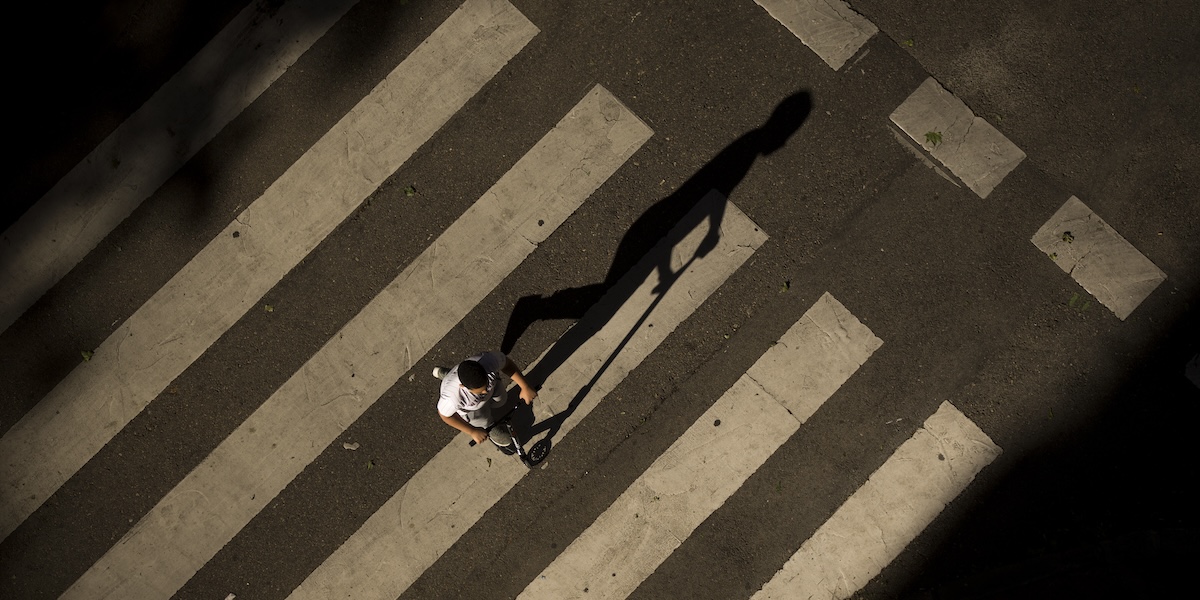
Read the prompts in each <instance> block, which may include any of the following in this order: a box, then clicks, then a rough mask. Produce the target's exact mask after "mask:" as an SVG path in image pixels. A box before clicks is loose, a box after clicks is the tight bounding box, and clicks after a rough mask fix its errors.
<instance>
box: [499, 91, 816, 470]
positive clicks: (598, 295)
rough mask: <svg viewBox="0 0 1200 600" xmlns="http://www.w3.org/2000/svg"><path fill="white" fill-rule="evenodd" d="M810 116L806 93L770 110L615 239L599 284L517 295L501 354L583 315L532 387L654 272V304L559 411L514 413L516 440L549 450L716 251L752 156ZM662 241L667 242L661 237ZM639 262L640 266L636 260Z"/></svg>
mask: <svg viewBox="0 0 1200 600" xmlns="http://www.w3.org/2000/svg"><path fill="white" fill-rule="evenodd" d="M811 111H812V97H811V95H810V94H809V93H808V92H806V91H800V92H797V93H795V94H792V95H790V96H788V97H787V98H785V99H784V100H783V101H782V102H780V103H779V105H778V106H776V107H775V110H774V111H773V112H772V113H771V116H770V118H768V119H767V121H766V122H765V123H763V124H762V126H760V127H758V128H756V129H753V130H751V131H749V132H747V133H745V134H743V135H742V136H740V137H738V138H737V139H736V140H734V141H733V142H732V143H730V144H729V145H728V146H726V147H725V148H724V149H723V150H721V151H720V152H719V153H718V154H717V155H716V156H715V157H714V158H713V159H712V160H711V161H709V162H708V163H707V164H705V165H704V166H703V167H702V168H701V169H700V170H699V171H697V172H696V173H695V174H694V175H692V176H691V177H690V178H688V180H687V181H685V182H684V183H683V184H682V185H680V186H679V188H678V189H677V190H676V191H675V192H674V193H672V194H671V195H669V196H667V197H665V198H663V199H662V200H659V201H658V202H656V203H655V204H654V205H653V206H651V207H650V208H649V209H647V210H646V212H644V213H642V215H641V216H640V217H638V219H637V220H636V221H635V222H634V223H633V225H632V226H630V228H629V231H628V232H626V234H625V235H624V237H622V239H621V243H620V244H619V245H618V246H617V250H616V254H615V255H614V257H613V262H612V264H611V265H610V266H609V269H608V273H607V275H606V276H605V278H604V281H601V282H598V283H593V284H590V285H585V286H581V287H575V288H567V289H563V290H559V291H556V292H554V293H552V294H550V295H549V296H542V295H530V296H524V297H522V298H520V299H519V300H518V301H517V303H516V305H515V306H514V308H513V312H512V316H511V317H510V318H509V322H508V326H507V327H506V328H505V333H504V339H503V341H502V342H501V345H500V350H501V351H502V352H505V353H508V352H510V351H511V350H512V347H513V346H514V345H515V344H516V342H517V339H519V338H520V336H521V334H522V333H524V331H525V330H526V329H527V328H528V327H529V326H530V325H531V324H533V323H534V322H536V321H541V320H554V319H575V320H579V319H581V318H582V317H583V316H584V314H585V313H587V315H588V318H587V320H585V321H580V322H578V323H577V324H576V325H575V326H574V327H572V328H571V329H569V330H567V332H566V333H565V334H563V336H562V337H561V338H559V339H558V341H557V342H555V344H554V345H553V346H552V347H551V348H550V350H549V351H547V352H546V354H545V355H544V356H543V357H542V358H541V359H540V360H538V362H537V364H535V365H534V366H533V367H532V368H531V369H530V371H529V372H528V373H527V374H526V378H527V379H528V380H529V382H530V383H531V384H532V385H534V386H535V387H537V388H540V387H541V386H542V384H543V383H545V381H546V379H547V378H548V377H549V376H550V374H552V373H554V371H555V370H557V369H558V368H559V367H560V366H562V365H563V364H564V363H565V362H566V360H567V359H568V358H569V357H570V356H571V355H572V354H574V353H575V351H576V350H578V349H579V348H580V347H581V346H582V345H583V344H584V343H586V342H587V340H589V339H591V337H592V336H593V335H595V334H596V333H597V332H598V331H599V330H600V328H602V327H603V326H604V325H605V324H606V323H608V321H609V320H610V319H612V317H613V315H614V314H616V312H617V311H618V310H619V309H620V308H621V306H622V305H624V304H625V302H626V300H628V299H629V297H630V295H631V294H632V293H633V292H634V291H635V290H636V289H637V288H638V287H639V286H640V285H641V283H642V282H643V281H645V280H646V278H647V277H649V276H650V275H651V274H652V273H653V272H655V271H657V273H658V280H659V284H658V286H656V287H655V288H654V294H655V298H654V300H653V301H652V303H651V304H650V306H649V307H648V308H647V309H646V311H645V312H644V314H643V315H642V316H641V318H640V319H639V320H638V321H637V323H635V324H634V325H633V327H632V328H631V329H630V331H629V332H628V334H627V335H626V336H625V338H624V339H623V340H622V341H621V342H620V343H619V344H618V345H617V347H616V348H615V349H614V350H613V352H612V353H611V354H610V355H609V357H608V359H607V360H606V361H605V362H604V364H603V365H601V367H600V368H599V369H598V370H597V372H596V374H595V375H594V376H593V377H592V379H591V380H590V381H589V382H588V383H587V384H586V385H584V386H583V388H581V389H580V390H579V392H578V393H577V394H576V395H575V397H574V398H573V399H572V400H571V402H570V404H569V405H568V408H567V409H566V410H564V411H562V412H560V413H558V414H556V415H555V416H554V417H551V418H550V419H547V420H545V421H543V422H541V423H537V424H533V419H534V417H533V413H532V411H531V410H523V411H518V412H517V413H516V414H515V415H514V420H513V423H514V425H516V426H517V428H518V430H520V431H522V432H523V433H524V435H523V437H524V438H525V439H529V438H530V437H532V436H534V435H537V434H539V433H541V432H543V431H548V432H549V433H548V434H547V435H546V437H545V438H543V439H542V440H541V441H539V442H538V444H542V445H543V447H542V448H541V450H543V451H549V447H550V444H551V443H552V438H553V437H554V436H555V435H556V434H557V433H558V431H559V430H560V429H561V428H562V424H563V423H564V422H565V421H566V419H567V418H569V417H570V416H571V414H572V413H573V412H574V411H575V409H576V408H577V407H578V406H579V403H580V402H581V401H582V400H583V398H584V397H586V396H587V394H588V392H589V391H590V390H591V389H592V387H594V386H595V384H596V382H597V381H599V379H600V377H601V376H602V375H603V374H604V372H605V370H606V369H607V368H608V366H609V365H611V364H612V361H613V360H614V359H615V358H616V356H617V355H618V354H620V352H621V349H622V348H624V346H625V344H627V343H628V342H629V340H630V339H631V338H632V337H633V335H634V333H635V332H636V331H637V330H638V328H639V327H640V326H641V325H642V323H643V322H644V321H645V320H646V318H647V317H649V315H650V313H652V312H653V311H654V308H655V307H656V306H657V305H658V303H659V302H660V301H661V300H662V298H663V296H664V295H665V294H666V293H667V291H668V290H670V288H671V286H672V285H673V284H674V283H675V281H676V279H678V277H679V274H681V273H683V272H684V271H686V270H687V268H688V267H690V266H691V265H692V263H694V262H695V261H697V260H699V259H702V258H704V257H705V256H706V255H708V253H709V252H711V251H712V250H713V249H714V248H716V246H717V241H718V240H719V239H720V232H721V221H722V219H723V218H724V215H725V204H726V202H727V199H728V198H729V197H730V195H731V194H732V193H733V191H734V189H735V188H737V186H738V185H739V184H740V183H741V182H742V179H744V178H745V176H746V173H747V172H748V171H749V170H750V167H751V166H752V165H753V164H754V161H755V160H757V159H758V157H759V156H768V155H770V154H771V153H773V152H775V151H777V150H779V149H780V148H782V147H783V145H784V144H785V143H786V142H787V140H788V139H789V138H790V137H791V136H792V135H793V134H794V133H795V132H796V130H798V129H799V128H800V126H801V125H802V124H803V123H804V121H805V119H807V118H808V115H809V113H810V112H811ZM712 190H715V191H716V192H718V193H719V194H720V201H717V202H704V203H703V204H704V209H703V210H692V209H693V208H695V207H696V206H697V205H698V204H701V200H702V198H704V197H705V196H706V194H708V193H709V192H710V191H712ZM705 221H707V222H708V231H707V234H706V235H705V237H704V239H703V240H701V242H700V245H699V246H698V247H697V249H696V251H695V253H694V254H693V255H692V256H691V257H690V258H688V259H687V260H686V261H684V264H683V266H682V267H680V268H679V270H678V271H675V270H673V269H672V268H671V254H672V252H671V249H672V248H674V247H675V246H676V245H677V244H678V243H679V242H680V241H681V240H682V239H683V238H684V237H686V236H687V235H688V234H689V233H691V232H692V231H694V230H695V229H696V228H697V227H701V226H702V225H703V224H704V222H705ZM664 234H667V235H669V236H670V237H669V238H664ZM660 239H661V240H662V241H661V242H657V246H658V247H656V248H655V249H654V253H653V254H652V256H653V258H652V256H648V255H646V254H645V252H646V250H647V248H646V246H647V243H648V241H649V243H654V242H655V241H656V240H660ZM643 256H644V257H645V259H644V260H639V259H642V257H643ZM622 282H623V283H622Z"/></svg>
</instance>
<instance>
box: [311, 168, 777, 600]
mask: <svg viewBox="0 0 1200 600" xmlns="http://www.w3.org/2000/svg"><path fill="white" fill-rule="evenodd" d="M714 202H726V200H725V198H723V197H722V196H721V195H720V194H719V193H717V192H715V191H714V192H711V193H710V194H709V195H708V196H706V197H705V198H704V200H703V201H702V202H701V203H700V205H698V206H697V207H696V208H695V209H694V210H695V211H700V212H701V213H702V214H703V213H705V212H708V211H709V210H710V209H711V205H712V203H714ZM725 211H726V214H725V217H724V219H723V221H722V224H721V238H720V241H719V242H718V244H717V247H716V248H715V249H714V250H713V251H712V252H711V253H709V254H708V256H706V257H705V258H703V259H701V260H697V261H695V262H694V263H691V264H688V263H689V261H688V258H689V257H690V256H692V255H693V254H694V252H695V250H696V248H697V247H698V246H699V244H700V242H701V240H702V239H703V238H704V237H705V235H706V234H707V231H705V229H704V228H698V229H695V230H694V231H690V232H689V231H681V230H680V229H679V228H677V229H676V230H675V231H673V232H672V233H671V234H669V235H668V236H667V238H666V239H665V240H664V241H663V242H660V243H659V244H658V246H656V247H655V249H654V250H652V251H651V253H650V254H649V255H647V256H646V257H645V258H643V259H642V262H641V264H640V265H639V266H638V267H635V268H634V269H633V270H632V271H630V273H629V274H628V275H626V277H624V278H623V279H622V280H621V281H620V282H618V283H617V285H616V286H615V287H614V288H613V290H612V291H611V292H610V294H609V295H608V296H607V297H606V298H605V299H602V300H601V302H602V303H603V302H611V301H613V300H614V299H621V298H625V297H628V299H627V300H625V302H624V304H622V305H621V307H620V309H619V310H618V311H617V312H616V314H614V315H613V316H612V318H611V319H609V320H608V321H607V322H606V323H603V324H601V323H597V322H596V311H595V310H593V311H589V314H588V315H585V316H584V317H583V319H582V320H581V321H580V322H579V323H578V324H577V325H576V327H586V328H589V329H591V328H593V327H595V328H597V329H598V330H599V331H597V333H595V334H594V335H592V336H591V338H589V339H588V340H587V342H586V343H584V344H583V345H582V346H580V348H579V349H578V350H576V351H575V352H574V353H572V354H571V356H570V358H569V359H568V360H567V361H566V362H565V363H564V364H563V365H562V366H560V367H559V368H558V369H556V370H555V371H554V373H553V374H551V375H550V376H549V377H548V378H547V380H546V382H545V384H544V385H543V386H542V390H541V392H540V395H539V400H538V401H537V402H535V403H534V407H535V410H536V413H537V416H538V417H539V420H544V419H548V418H551V417H552V416H554V415H555V414H558V413H561V412H563V411H565V410H567V408H568V405H569V403H570V402H571V400H572V399H574V398H575V397H576V395H577V394H579V393H580V391H581V390H584V387H585V386H586V385H587V384H588V383H589V381H591V380H592V379H593V378H594V377H595V376H596V375H597V369H598V368H599V367H600V366H601V365H603V364H604V363H605V362H606V361H608V360H609V359H610V358H611V359H612V362H611V363H610V364H609V365H608V367H607V368H606V370H605V371H604V373H603V374H601V376H600V377H599V378H598V379H596V383H595V385H594V387H592V388H590V389H587V390H586V392H585V393H586V396H584V398H583V399H582V400H581V401H580V404H579V406H578V408H577V409H576V410H575V412H573V413H571V415H570V416H569V418H568V419H567V420H566V421H565V422H564V423H563V425H562V428H561V429H560V430H559V432H558V434H557V435H556V436H555V442H559V441H561V440H562V438H563V436H565V435H566V434H567V433H568V432H570V431H571V429H572V428H573V427H574V426H575V424H577V423H578V422H579V421H580V420H582V419H583V418H584V417H585V416H586V415H587V414H588V413H589V412H591V411H592V409H593V408H595V406H596V405H598V404H599V402H600V401H601V400H602V399H603V398H604V397H605V396H606V395H607V394H608V393H609V392H610V391H611V390H612V389H613V388H615V387H616V386H617V384H619V383H620V382H621V381H622V380H623V379H624V378H625V376H626V375H627V374H628V373H629V372H630V371H632V370H633V368H634V367H636V366H637V365H638V364H639V363H641V361H643V360H644V359H645V358H646V357H647V356H648V355H649V354H650V353H651V352H652V351H653V350H654V349H655V348H657V347H658V345H659V344H660V343H661V342H662V341H663V339H665V338H666V336H667V335H668V334H669V333H670V332H671V331H674V329H675V328H676V327H677V326H678V325H679V324H680V323H681V322H683V320H684V319H686V318H687V317H688V315H690V314H691V313H692V312H694V311H695V310H696V308H697V307H699V306H700V304H701V303H703V302H704V300H705V299H706V298H708V296H709V295H710V294H712V293H713V292H714V291H715V290H716V289H717V288H718V287H720V285H721V284H722V283H723V282H724V281H725V280H726V279H727V278H728V277H729V276H730V275H732V274H733V272H734V271H736V270H737V268H738V267H739V266H741V264H742V263H743V262H745V261H746V259H748V258H749V257H750V255H751V254H752V253H753V252H754V251H755V249H757V248H758V247H759V246H760V245H761V244H762V243H763V242H764V241H765V240H766V235H765V234H763V233H762V232H761V231H759V230H758V228H757V227H755V226H754V224H753V223H752V222H751V221H750V220H749V219H748V218H746V216H745V215H744V214H742V212H741V211H740V210H738V209H737V207H735V206H733V205H732V204H728V205H727V206H726V209H725ZM687 220H689V219H685V221H687ZM697 221H698V219H697ZM685 234H686V235H685ZM666 252H670V253H671V263H672V267H673V268H674V269H676V270H678V269H679V268H680V266H682V265H686V269H685V270H684V272H683V273H682V274H681V275H680V276H679V278H678V279H677V280H675V281H674V283H673V284H672V285H671V287H670V288H669V289H668V290H667V291H666V293H665V294H662V295H661V298H660V295H659V294H656V293H655V292H654V291H653V290H654V288H655V286H657V285H658V283H659V281H658V278H657V277H653V276H651V275H650V274H651V272H652V271H653V268H654V265H656V264H658V263H659V262H660V261H659V258H660V257H661V256H663V253H666ZM647 311H649V312H648V313H647ZM631 334H632V335H631ZM614 353H615V356H614ZM430 410H432V405H431V408H430ZM464 440H465V436H458V437H457V438H455V439H454V441H452V442H451V443H450V444H448V445H447V446H446V447H445V448H443V449H442V451H441V452H439V453H438V454H437V456H435V457H434V458H433V460H431V461H430V462H429V463H427V464H426V465H425V466H424V467H423V468H422V469H421V470H420V471H419V472H418V473H417V474H416V475H414V476H413V477H412V479H410V480H409V481H408V482H407V483H406V484H405V485H404V487H402V488H401V489H400V491H399V492H397V493H396V494H395V495H394V496H393V497H392V498H391V499H390V500H388V502H387V503H386V504H384V506H383V507H381V508H380V509H379V510H378V511H377V512H376V513H375V514H374V515H372V516H371V518H370V519H368V520H367V522H366V523H364V524H363V526H362V527H361V528H360V529H359V530H358V531H357V532H356V533H355V534H354V535H353V536H351V537H350V539H349V540H347V541H346V543H345V544H343V545H342V546H341V547H340V548H339V549H338V550H337V551H336V552H335V553H334V554H333V555H331V556H330V557H329V559H328V560H326V561H325V563H324V564H322V565H321V566H320V567H319V568H318V569H317V570H316V571H314V572H313V573H312V574H311V575H310V576H309V577H308V579H307V580H305V581H304V583H303V584H302V585H301V586H300V587H299V588H297V589H296V591H294V592H293V593H292V595H291V599H292V600H300V599H314V600H317V599H320V600H326V599H328V598H354V599H356V600H361V599H388V600H390V599H392V598H395V597H397V596H399V595H400V594H402V593H403V592H404V590H406V589H407V588H408V586H409V585H411V584H412V582H413V581H414V580H416V578H417V577H419V576H420V575H421V573H422V572H423V571H424V570H425V569H427V568H428V567H429V566H430V565H432V564H433V563H434V562H435V561H436V560H437V559H438V557H439V556H441V555H442V554H443V553H445V552H446V550H448V549H449V548H450V546H451V545H453V544H454V542H455V541H457V540H458V538H459V537H460V536H461V535H462V534H463V533H465V532H466V530H467V529H469V528H470V527H471V526H472V525H473V524H474V523H475V522H476V521H478V520H479V518H480V517H481V516H482V515H483V513H484V512H486V511H487V510H488V509H489V508H491V506H492V505H493V504H495V503H496V502H497V501H499V500H500V498H501V497H503V496H504V494H505V493H507V492H508V490H510V489H511V488H512V487H513V486H514V485H515V484H516V483H517V481H519V480H520V479H521V477H522V476H523V475H524V474H525V473H526V468H525V467H524V466H521V465H520V464H519V463H518V462H517V461H515V460H511V459H503V460H499V459H497V460H493V458H492V457H493V456H496V457H497V458H499V455H497V454H496V453H495V452H493V451H490V450H481V449H478V448H469V447H468V446H467V444H466V442H465V441H464ZM551 460H552V459H551Z"/></svg>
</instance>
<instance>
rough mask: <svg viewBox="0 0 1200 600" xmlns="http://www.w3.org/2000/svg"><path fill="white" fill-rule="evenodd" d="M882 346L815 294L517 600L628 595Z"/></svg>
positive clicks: (829, 298)
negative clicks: (779, 335) (813, 300)
mask: <svg viewBox="0 0 1200 600" xmlns="http://www.w3.org/2000/svg"><path fill="white" fill-rule="evenodd" d="M882 343H883V342H882V341H881V340H880V339H879V338H877V337H875V335H874V334H872V333H871V331H870V329H868V328H867V327H866V326H865V325H863V324H862V323H861V322H859V321H858V319H856V318H855V317H854V315H852V314H850V312H849V311H847V310H846V308H845V307H844V306H842V305H841V303H839V302H838V301H837V300H836V299H834V298H833V296H831V295H829V294H828V293H826V294H824V295H822V296H821V298H820V300H818V301H817V303H816V304H814V305H813V307H812V308H810V309H809V310H808V312H806V313H804V316H802V317H801V318H800V320H799V321H797V322H796V324H795V325H793V326H792V327H791V329H789V330H788V332H787V333H786V334H784V336H783V337H782V338H780V340H779V343H777V344H776V345H775V346H772V347H771V348H770V349H769V350H767V352H766V353H765V354H763V356H762V357H761V358H760V359H759V360H758V362H756V363H754V366H752V367H750V369H749V370H748V371H747V372H746V374H745V375H743V376H742V377H741V378H740V379H738V381H737V382H736V383H734V385H733V387H731V388H730V389H729V391H727V392H725V394H724V395H722V396H721V398H720V399H719V400H717V402H716V404H714V405H713V406H712V407H711V408H710V409H709V410H707V411H705V413H704V414H703V415H701V417H700V418H699V419H698V420H697V421H696V422H695V424H693V425H692V426H691V427H690V428H689V429H688V430H687V432H685V433H684V434H683V436H682V437H680V438H679V439H678V440H676V441H675V443H674V444H672V445H671V447H670V448H669V449H668V450H667V451H666V452H665V453H664V454H663V455H662V456H661V457H659V458H658V460H656V461H654V464H653V465H651V466H650V468H649V469H647V470H646V472H645V473H643V474H642V476H641V477H639V478H638V479H637V481H635V482H633V484H632V485H630V486H629V489H627V490H626V491H625V492H624V493H623V494H621V497H620V498H618V499H617V500H616V502H614V503H613V504H612V506H610V507H609V508H608V510H606V511H604V513H603V514H602V515H600V517H599V518H598V519H596V522H595V523H593V524H592V525H591V527H588V529H587V530H586V531H584V532H583V533H582V534H581V535H580V536H579V537H578V538H577V539H576V540H575V541H574V542H572V543H571V545H570V546H568V547H567V549H566V550H564V551H563V553H562V554H561V555H559V556H558V558H556V559H555V560H554V562H552V563H551V564H550V566H548V567H546V569H545V570H544V571H542V573H541V575H539V576H538V577H537V578H536V579H534V581H533V582H532V583H531V584H529V587H527V588H526V589H525V591H524V592H522V593H521V595H520V596H519V598H522V599H525V600H534V599H543V598H544V599H546V600H563V599H566V598H587V599H592V598H624V597H626V596H628V595H629V594H630V593H632V592H633V590H634V589H636V588H637V586H638V585H639V584H641V582H642V581H644V580H645V579H646V577H648V576H649V575H650V574H651V573H653V572H654V570H655V569H656V568H658V566H659V565H660V564H662V562H663V561H664V560H666V558H667V557H668V556H670V555H671V553H672V552H673V551H674V550H675V548H677V547H679V545H680V544H682V543H683V540H685V539H687V537H688V536H689V535H691V533H692V531H694V530H695V529H696V527H698V526H699V525H700V523H702V522H703V521H704V519H706V518H708V516H709V515H710V514H712V513H713V511H715V510H716V509H717V508H719V507H720V506H721V505H722V504H724V503H725V500H726V499H728V498H729V496H730V495H731V494H733V492H734V491H736V490H737V489H738V488H739V487H741V485H742V483H744V482H745V481H746V479H747V478H748V477H750V475H751V474H752V473H754V471H755V470H757V469H758V468H759V467H760V466H762V464H763V463H764V462H766V460H767V458H769V457H770V456H771V455H772V454H773V453H774V452H775V451H776V450H777V449H778V448H779V446H780V445H782V444H783V443H784V442H785V441H787V439H788V438H789V437H791V435H792V434H793V433H795V432H796V431H797V430H798V429H799V428H800V426H801V425H802V424H803V423H804V422H805V421H807V420H808V418H809V417H811V416H812V415H813V413H815V412H816V411H817V409H819V408H820V407H821V405H822V404H823V403H824V402H825V401H826V400H827V399H828V398H829V397H830V396H831V395H832V394H833V393H834V392H835V391H836V390H837V389H838V388H839V387H840V386H841V385H842V384H843V383H845V381H846V380H847V379H849V377H850V375H852V374H853V373H854V372H855V371H857V370H858V368H859V367H860V366H861V365H862V364H863V363H864V362H865V361H866V360H867V358H869V357H870V355H871V354H872V353H873V352H874V351H875V350H876V349H877V348H879V347H880V345H882ZM718 421H719V423H720V424H719V425H717V423H718Z"/></svg>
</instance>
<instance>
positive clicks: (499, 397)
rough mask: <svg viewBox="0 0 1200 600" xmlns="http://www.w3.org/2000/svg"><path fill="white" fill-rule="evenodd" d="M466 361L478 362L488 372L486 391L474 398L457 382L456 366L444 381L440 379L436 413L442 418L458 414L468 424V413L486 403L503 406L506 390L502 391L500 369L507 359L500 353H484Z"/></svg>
mask: <svg viewBox="0 0 1200 600" xmlns="http://www.w3.org/2000/svg"><path fill="white" fill-rule="evenodd" d="M467 360H473V361H476V362H478V363H479V365H480V366H482V367H483V370H485V371H487V372H488V383H487V391H486V392H484V393H482V394H480V395H478V396H476V395H475V394H472V393H471V391H470V390H468V389H467V388H465V387H463V385H462V382H460V381H459V380H458V366H457V365H456V366H455V367H454V368H453V369H450V372H449V373H447V374H446V377H445V379H442V390H441V395H440V396H439V397H438V404H437V409H438V413H439V414H441V415H442V416H444V417H449V416H453V415H454V414H458V415H459V416H461V417H462V418H463V419H466V420H467V421H468V422H469V421H470V420H471V416H470V413H472V412H474V411H477V410H479V409H480V408H483V407H484V405H486V404H487V403H488V401H493V402H495V403H496V406H500V405H503V404H504V401H505V399H506V398H507V396H508V390H506V389H504V385H502V382H501V381H500V369H501V368H503V367H504V365H505V364H506V363H507V362H508V357H507V356H505V355H504V354H503V353H500V352H484V353H483V354H480V355H478V356H472V357H470V358H468V359H467Z"/></svg>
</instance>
